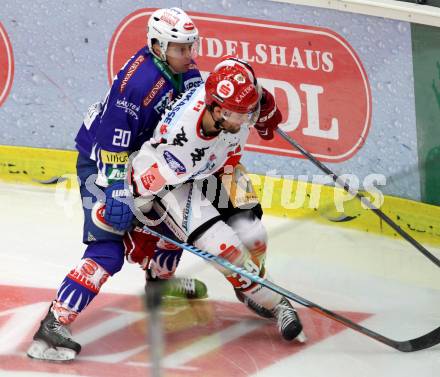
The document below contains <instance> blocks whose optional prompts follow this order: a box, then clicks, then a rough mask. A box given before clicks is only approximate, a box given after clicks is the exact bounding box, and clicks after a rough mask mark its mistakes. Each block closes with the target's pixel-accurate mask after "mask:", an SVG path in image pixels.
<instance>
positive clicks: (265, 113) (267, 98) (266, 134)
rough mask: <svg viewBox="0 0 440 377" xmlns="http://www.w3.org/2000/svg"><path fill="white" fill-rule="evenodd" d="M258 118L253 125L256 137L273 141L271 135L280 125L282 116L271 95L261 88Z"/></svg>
mask: <svg viewBox="0 0 440 377" xmlns="http://www.w3.org/2000/svg"><path fill="white" fill-rule="evenodd" d="M260 106H261V109H260V116H259V118H258V120H257V122H256V123H255V126H254V127H255V129H256V130H257V132H258V135H260V137H261V138H262V139H264V140H271V139H273V133H274V131H275V130H276V129H277V128H278V124H280V123H281V119H282V115H281V112H280V110H278V108H277V105H276V103H275V99H274V98H273V95H272V93H270V92H269V91H267V90H266V89H264V88H263V95H262V96H261V100H260Z"/></svg>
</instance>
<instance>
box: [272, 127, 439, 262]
mask: <svg viewBox="0 0 440 377" xmlns="http://www.w3.org/2000/svg"><path fill="white" fill-rule="evenodd" d="M277 133H278V135H280V136H281V137H282V138H283V139H284V140H285V141H287V142H288V143H289V144H290V145H291V146H292V147H294V148H295V149H297V150H298V151H299V152H300V153H301V154H302V155H303V156H304V157H306V158H307V159H309V160H310V161H311V162H312V163H313V164H314V165H315V166H317V167H318V168H319V169H320V170H322V171H323V172H324V173H326V174H328V175H329V176H330V177H331V178H332V179H333V181H334V182H335V183H337V184H338V185H339V186H341V187H342V188H343V189H344V190H345V191H346V192H348V193H349V194H351V195H353V196H355V197H356V198H357V199H359V200H360V201H361V203H363V204H364V205H365V206H366V207H368V208H369V209H370V210H371V211H373V212H374V213H375V214H376V215H377V216H378V217H380V218H381V219H382V220H383V221H385V222H386V223H387V224H388V225H389V226H390V227H391V228H393V229H394V230H395V231H396V233H398V234H399V235H400V236H401V237H402V238H403V239H405V240H406V241H408V242H409V243H410V244H411V245H413V246H414V247H415V248H416V249H417V250H418V251H420V252H421V253H422V254H423V255H424V256H425V257H426V258H428V259H429V260H430V261H431V262H432V263H434V264H435V265H436V266H437V267H440V260H439V259H438V258H437V257H436V256H434V255H433V254H432V253H430V252H429V251H428V250H427V249H426V248H425V247H424V246H423V245H421V244H420V243H419V242H418V241H416V240H415V239H414V238H413V237H411V236H410V235H409V234H408V233H407V232H405V231H404V230H403V229H402V228H401V227H400V226H399V225H397V224H396V223H395V222H394V221H393V220H391V219H390V218H389V217H388V216H387V215H385V213H383V212H382V211H381V210H380V209H379V208H377V207H376V206H375V205H374V204H373V203H371V201H370V200H369V199H368V198H367V197H365V196H364V195H362V194H360V193H358V192H357V191H353V190H352V189H351V188H350V186H348V184H347V183H345V182H341V181H340V178H339V177H338V176H337V175H336V174H335V173H333V172H332V171H331V170H330V169H329V168H328V167H327V166H325V165H324V164H323V163H321V162H320V161H318V160H317V159H316V158H315V157H314V156H313V155H312V154H311V153H310V152H308V151H307V150H305V149H304V148H303V147H302V146H301V145H299V144H298V143H297V142H296V141H295V140H294V139H293V138H291V137H290V136H289V135H287V133H286V132H284V131H283V130H281V129H280V128H278V129H277Z"/></svg>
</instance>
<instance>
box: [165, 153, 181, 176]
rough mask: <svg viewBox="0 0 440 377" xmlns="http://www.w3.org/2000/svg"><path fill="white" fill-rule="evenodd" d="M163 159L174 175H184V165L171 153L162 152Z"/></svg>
mask: <svg viewBox="0 0 440 377" xmlns="http://www.w3.org/2000/svg"><path fill="white" fill-rule="evenodd" d="M163 158H164V159H165V161H166V162H167V164H168V166H169V167H170V168H171V170H173V171H174V172H175V173H176V175H182V174H185V173H186V167H185V165H183V163H182V162H181V161H180V160H179V159H178V158H177V157H176V156H174V155H173V154H172V153H171V152H169V151H165V152H163Z"/></svg>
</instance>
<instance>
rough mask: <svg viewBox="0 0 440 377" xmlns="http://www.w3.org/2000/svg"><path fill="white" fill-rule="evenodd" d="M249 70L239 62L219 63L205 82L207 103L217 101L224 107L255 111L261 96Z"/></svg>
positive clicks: (210, 103) (234, 109)
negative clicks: (231, 63)
mask: <svg viewBox="0 0 440 377" xmlns="http://www.w3.org/2000/svg"><path fill="white" fill-rule="evenodd" d="M249 72H250V71H249V70H248V69H246V68H245V67H243V66H242V65H240V64H238V63H236V64H233V65H222V64H219V65H218V66H217V67H216V69H215V70H214V71H213V72H212V73H211V74H210V75H209V76H208V78H207V80H206V82H205V92H206V94H205V103H206V104H207V105H212V104H213V103H214V102H215V103H217V104H218V105H219V106H221V107H222V108H223V109H226V110H229V111H232V112H236V113H241V114H246V113H248V112H250V111H253V110H254V109H255V108H256V106H257V104H258V102H259V98H260V96H259V94H258V90H257V87H256V85H255V83H254V81H255V80H254V77H253V76H252V75H251V74H250V73H249ZM251 76H252V77H251Z"/></svg>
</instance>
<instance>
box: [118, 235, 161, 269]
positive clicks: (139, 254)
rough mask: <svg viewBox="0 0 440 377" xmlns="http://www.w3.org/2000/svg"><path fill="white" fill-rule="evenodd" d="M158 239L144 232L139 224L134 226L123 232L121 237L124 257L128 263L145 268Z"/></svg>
mask: <svg viewBox="0 0 440 377" xmlns="http://www.w3.org/2000/svg"><path fill="white" fill-rule="evenodd" d="M158 240H159V238H157V237H156V236H153V235H151V234H149V233H147V232H144V231H143V229H142V228H141V227H140V226H136V227H134V229H133V230H131V231H130V232H127V233H125V236H124V239H123V241H124V249H125V258H126V259H127V261H128V262H129V263H138V264H140V265H141V267H142V269H144V270H145V269H146V268H147V267H148V263H149V262H150V259H151V258H152V257H153V254H154V251H155V249H156V242H157V241H158Z"/></svg>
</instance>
